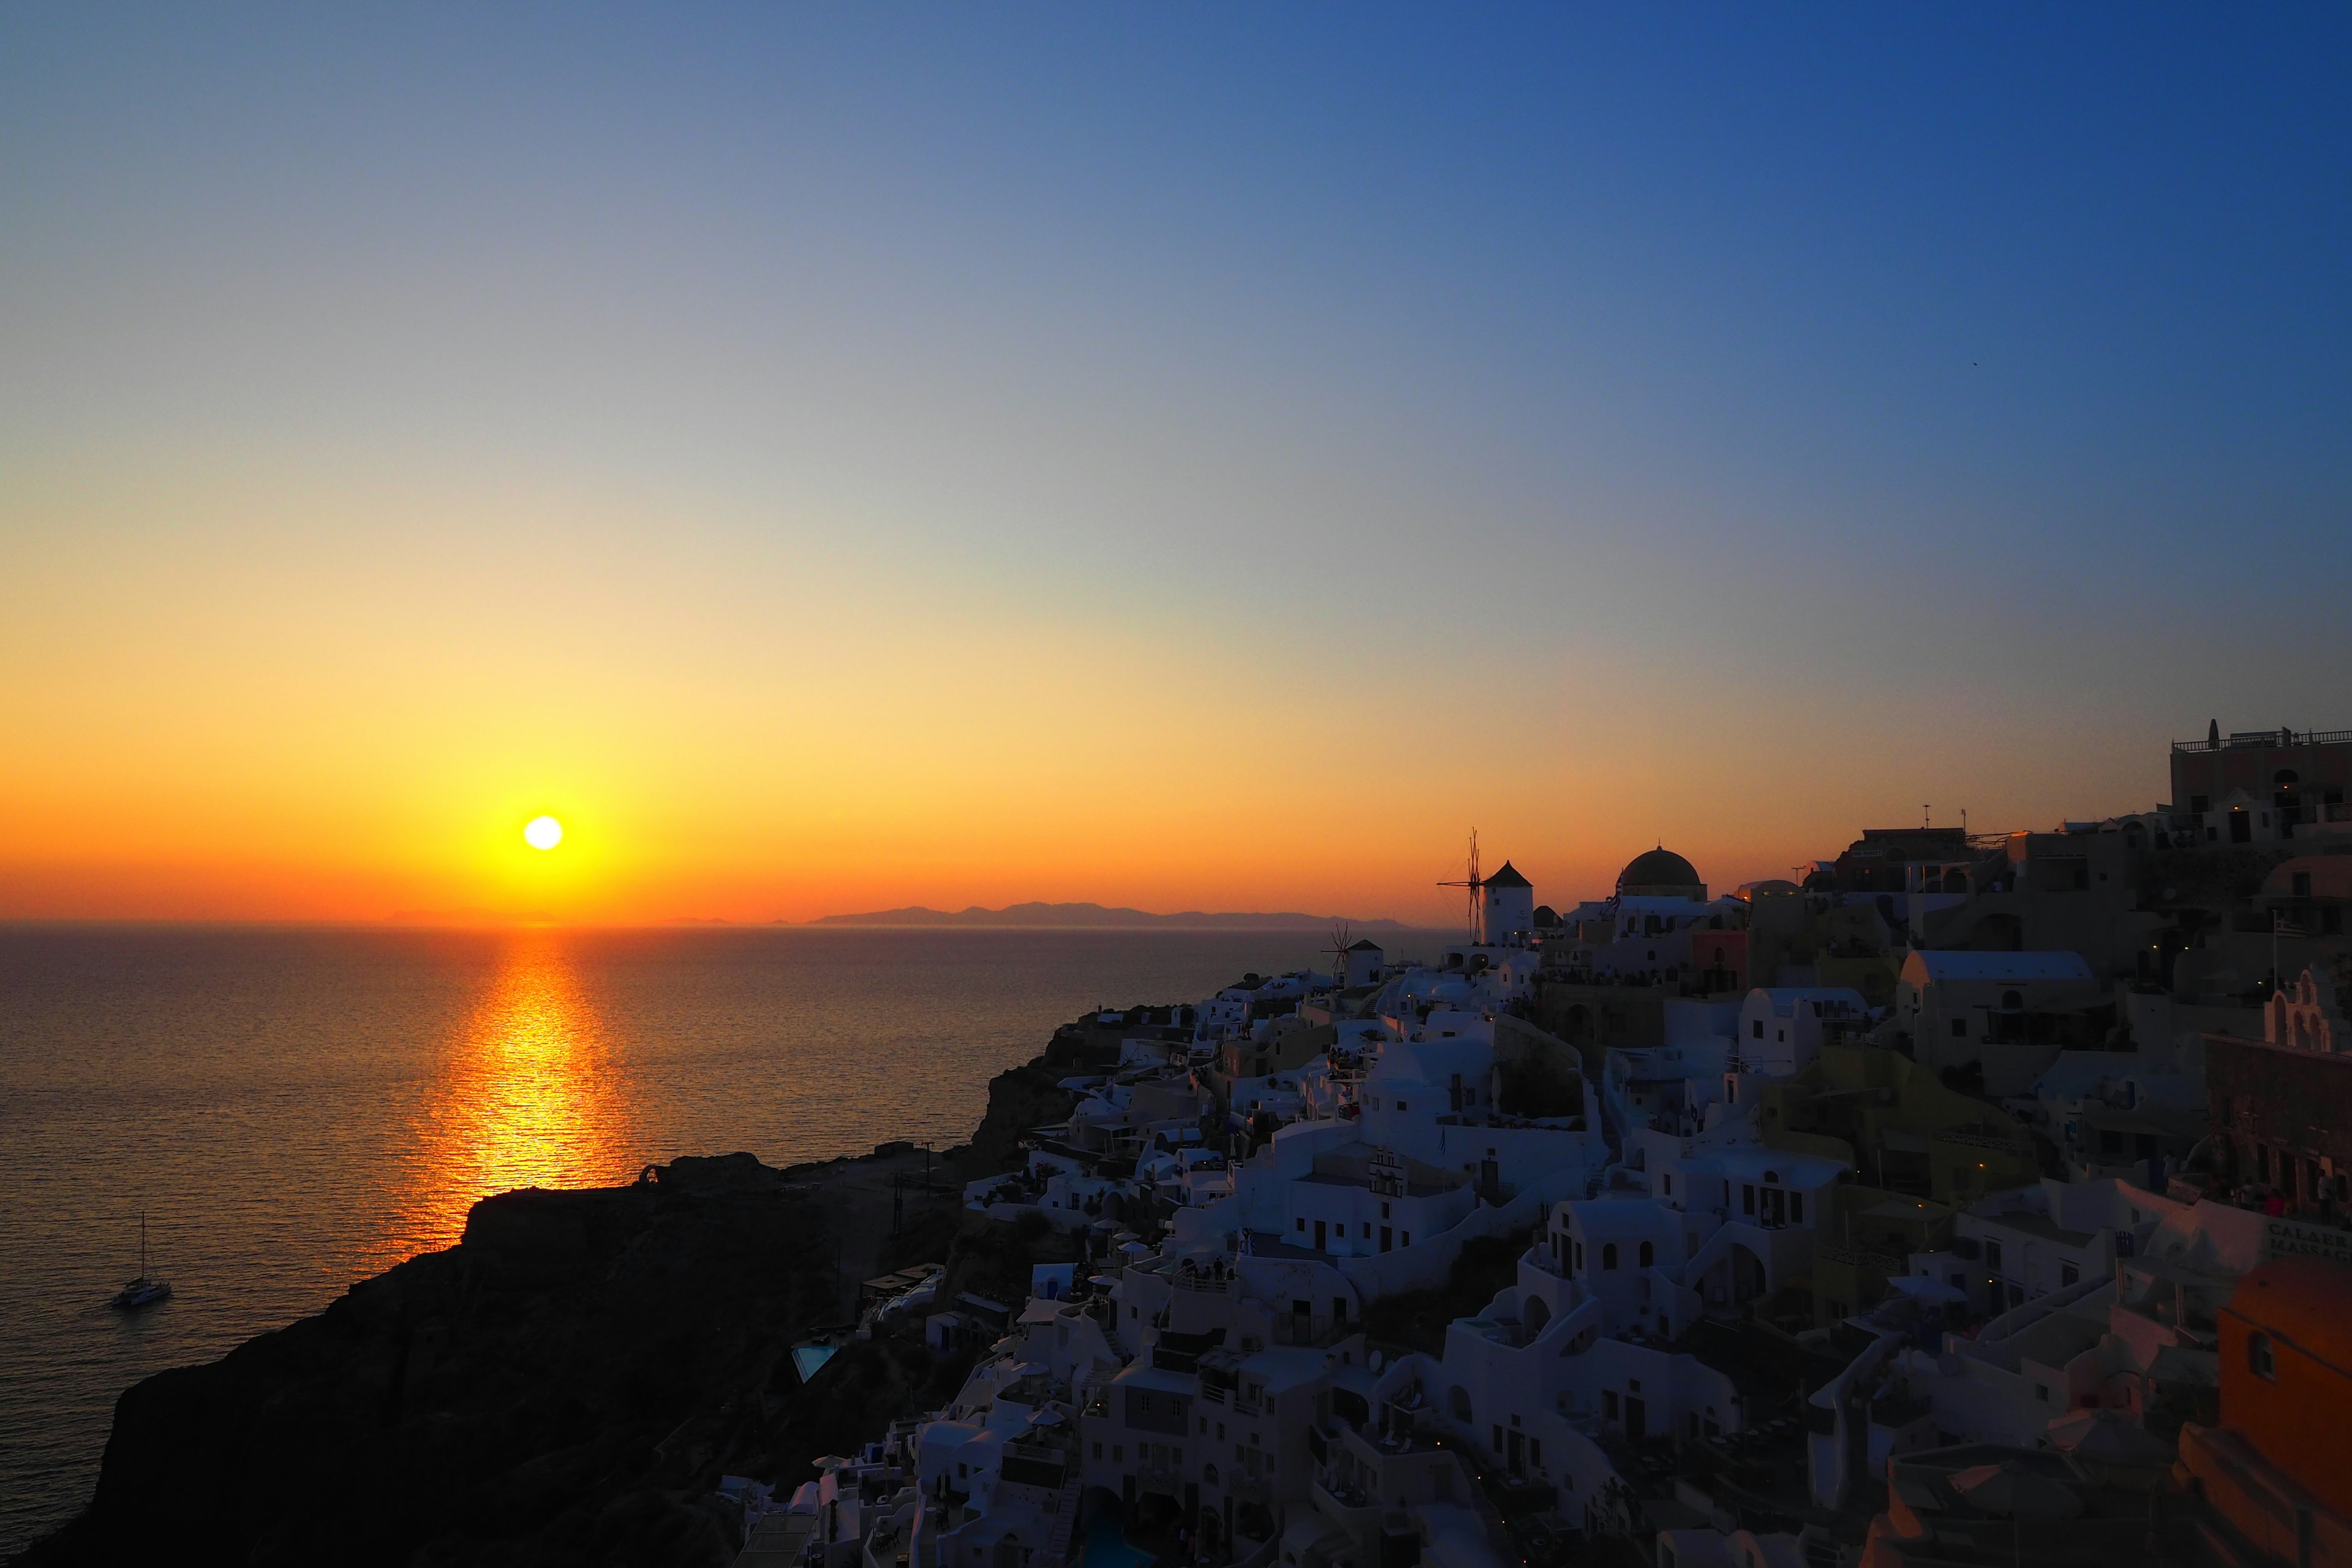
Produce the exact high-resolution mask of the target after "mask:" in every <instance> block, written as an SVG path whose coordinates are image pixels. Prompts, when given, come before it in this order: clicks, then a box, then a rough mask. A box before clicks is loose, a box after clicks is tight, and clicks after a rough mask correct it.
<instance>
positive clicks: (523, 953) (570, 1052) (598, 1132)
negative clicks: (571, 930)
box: [383, 932, 640, 1267]
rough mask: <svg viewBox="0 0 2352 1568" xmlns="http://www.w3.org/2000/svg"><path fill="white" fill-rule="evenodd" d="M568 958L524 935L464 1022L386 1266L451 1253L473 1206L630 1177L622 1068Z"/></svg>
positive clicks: (421, 1138) (429, 1113) (428, 1116)
mask: <svg viewBox="0 0 2352 1568" xmlns="http://www.w3.org/2000/svg"><path fill="white" fill-rule="evenodd" d="M573 963H574V957H573V953H572V949H571V948H570V947H569V946H567V945H566V944H565V943H564V942H562V939H561V938H560V937H558V936H556V935H554V934H552V933H546V932H520V933H518V934H516V935H515V936H514V937H513V938H512V939H511V940H510V942H509V944H508V946H507V948H506V951H505V952H504V953H503V954H502V955H501V958H500V963H499V971H498V975H497V978H496V980H495V981H494V982H493V984H491V986H490V988H489V990H488V993H487V994H485V995H484V996H483V998H482V1000H481V1003H480V1004H479V1005H478V1007H477V1008H476V1009H475V1011H474V1014H473V1016H472V1017H471V1018H470V1019H468V1020H467V1025H466V1026H465V1028H464V1031H463V1033H462V1034H461V1036H460V1037H459V1038H458V1039H457V1042H456V1043H455V1049H454V1051H453V1054H452V1056H451V1058H450V1060H449V1063H448V1070H447V1071H446V1073H445V1074H444V1075H443V1076H442V1078H441V1080H440V1084H439V1089H438V1092H437V1093H436V1094H435V1095H434V1096H433V1097H432V1098H431V1099H430V1100H428V1101H427V1102H426V1103H425V1105H424V1106H423V1107H422V1108H421V1111H420V1114H419V1118H418V1125H417V1130H416V1152H417V1155H418V1163H419V1166H420V1175H421V1177H422V1179H421V1180H417V1181H414V1182H411V1183H409V1184H407V1185H406V1192H407V1193H408V1194H409V1201H408V1202H407V1203H406V1204H405V1205H404V1206H403V1213H402V1215H401V1224H400V1226H399V1229H400V1230H401V1231H402V1232H403V1233H404V1234H403V1236H402V1237H400V1238H399V1240H398V1241H397V1242H396V1243H395V1244H394V1246H392V1247H389V1248H388V1249H387V1250H386V1253H385V1256H384V1258H383V1266H385V1267H389V1266H390V1265H391V1264H392V1263H394V1262H397V1261H398V1260H399V1259H400V1258H404V1257H406V1256H408V1255H409V1254H410V1253H411V1252H414V1251H415V1250H419V1249H424V1248H431V1247H448V1246H452V1245H454V1244H455V1243H456V1242H457V1240H458V1238H459V1237H461V1236H463V1235H464V1234H465V1229H466V1215H467V1212H468V1211H469V1210H470V1209H471V1208H472V1207H473V1205H474V1204H475V1202H476V1201H477V1200H478V1199H480V1198H484V1197H487V1196H488V1195H489V1194H492V1193H502V1192H507V1191H509V1190H511V1189H513V1188H516V1187H591V1186H604V1185H609V1184H614V1183H618V1182H625V1181H627V1180H629V1179H630V1178H631V1177H632V1176H633V1175H635V1161H636V1155H635V1152H633V1151H635V1150H636V1149H637V1148H638V1147H639V1143H640V1139H639V1136H638V1132H637V1130H636V1128H635V1125H634V1118H633V1116H632V1114H631V1107H632V1103H633V1097H632V1095H631V1093H630V1085H629V1083H628V1082H627V1078H626V1069H625V1067H624V1066H623V1065H622V1062H621V1060H620V1058H619V1056H618V1055H617V1053H615V1052H614V1050H613V1049H612V1047H611V1044H610V1042H609V1041H608V1039H607V1038H606V1036H605V1034H604V1029H603V1028H602V1026H600V1023H599V1020H598V1018H597V1016H596V1013H595V1009H594V1007H593V1005H591V1004H590V1003H589V1001H588V999H587V996H586V994H585V990H584V988H583V985H582V984H581V982H580V977H579V975H578V973H576V971H575V970H574V968H573Z"/></svg>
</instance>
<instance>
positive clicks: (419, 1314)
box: [17, 1052, 1074, 1568]
mask: <svg viewBox="0 0 2352 1568" xmlns="http://www.w3.org/2000/svg"><path fill="white" fill-rule="evenodd" d="M1052 1056H1053V1053H1052V1052H1049V1053H1048V1058H1039V1060H1037V1061H1034V1062H1032V1063H1030V1064H1029V1065H1028V1066H1026V1067H1023V1068H1013V1069H1012V1070H1011V1071H1009V1072H1006V1073H1004V1074H1002V1075H1000V1076H999V1077H998V1078H997V1079H995V1080H994V1082H992V1084H991V1085H990V1089H989V1105H988V1110H987V1114H986V1115H985V1116H984V1117H983V1118H982V1121H981V1124H980V1127H979V1129H978V1130H977V1131H975V1132H974V1134H973V1140H972V1142H971V1145H970V1146H968V1147H967V1148H966V1149H964V1150H961V1151H959V1155H960V1159H959V1161H958V1163H959V1164H960V1165H961V1168H962V1170H963V1171H964V1172H965V1173H968V1174H971V1175H978V1174H981V1173H984V1172H987V1171H992V1170H998V1169H1003V1168H1004V1167H1005V1165H1006V1164H1008V1163H1013V1162H1014V1161H1016V1160H1017V1158H1018V1150H1017V1147H1016V1145H1017V1142H1018V1140H1019V1138H1020V1137H1021V1135H1022V1134H1023V1133H1024V1132H1025V1131H1027V1130H1028V1129H1029V1128H1031V1127H1033V1126H1036V1125H1038V1124H1040V1123H1044V1122H1049V1121H1056V1120H1059V1119H1060V1118H1062V1117H1064V1116H1066V1115H1067V1114H1068V1110H1069V1107H1070V1104H1071V1098H1072V1097H1071V1096H1070V1095H1069V1094H1068V1093H1066V1091H1063V1090H1060V1089H1055V1088H1054V1082H1055V1079H1056V1078H1057V1077H1059V1076H1060V1074H1061V1071H1063V1070H1074V1069H1073V1068H1058V1069H1057V1068H1048V1067H1047V1066H1046V1062H1047V1060H1048V1059H1049V1058H1051V1057H1052ZM901 1167H905V1168H906V1169H905V1171H904V1172H902V1170H901ZM920 1168H921V1164H920V1158H919V1156H913V1155H905V1156H900V1157H898V1160H897V1161H896V1162H891V1161H879V1160H877V1161H866V1162H834V1163H828V1164H824V1165H816V1166H803V1167H799V1168H796V1169H794V1170H793V1171H789V1172H786V1171H776V1170H772V1169H770V1168H769V1167H767V1166H764V1165H761V1163H759V1162H758V1161H757V1160H755V1159H753V1158H752V1157H751V1155H749V1154H730V1155H724V1156H720V1157H717V1158H711V1159H684V1160H679V1161H677V1162H675V1163H672V1164H669V1165H666V1166H660V1167H656V1168H655V1169H654V1170H652V1171H649V1172H648V1173H647V1176H646V1178H645V1179H643V1180H640V1181H639V1182H638V1183H637V1184H635V1185H634V1186H629V1187H620V1188H608V1189H602V1190H596V1191H587V1192H561V1193H557V1192H540V1191H528V1192H519V1193H507V1194H501V1195H499V1196H498V1197H493V1198H488V1199H485V1200H484V1201H483V1202H481V1203H479V1204H478V1205H475V1207H474V1210H473V1213H472V1215H471V1216H470V1217H469V1218H468V1220H467V1226H466V1234H465V1237H464V1239H463V1241H462V1242H461V1243H460V1244H459V1245H458V1246H457V1247H452V1248H450V1249H449V1250H448V1251H446V1252H438V1253H430V1254H427V1255H425V1256H424V1257H421V1258H412V1259H411V1260H409V1261H408V1262H406V1263H404V1264H402V1265H401V1266H400V1267H398V1268H394V1269H392V1270H391V1271H390V1272H388V1273H385V1274H383V1275H379V1276H378V1277H377V1278H375V1279H370V1280H367V1281H364V1282H363V1283H362V1284H359V1285H356V1286H354V1287H352V1290H351V1292H350V1293H349V1294H348V1295H346V1296H345V1297H343V1298H342V1300H339V1301H337V1302H336V1303H335V1304H334V1305H333V1306H331V1307H330V1308H329V1309H328V1310H326V1311H324V1312H322V1313H320V1314H319V1315H318V1316H316V1317H313V1318H306V1319H304V1320H303V1321H300V1322H298V1323H295V1324H294V1325H292V1326H291V1327H289V1328H287V1329H283V1330H280V1331H278V1332H275V1333H270V1334H264V1335H262V1336H261V1337H260V1338H258V1339H255V1340H251V1341H248V1342H247V1343H245V1344H243V1345H241V1346H239V1347H238V1348H237V1349H236V1350H235V1351H233V1352H230V1353H229V1354H228V1355H226V1356H225V1357H223V1358H222V1359H221V1360H219V1361H217V1362H215V1363H211V1364H210V1365H206V1366H194V1367H182V1368H179V1369H176V1370H174V1371H172V1372H167V1373H159V1374H158V1375H156V1376H154V1377H151V1378H148V1379H146V1380H145V1381H144V1382H142V1383H140V1384H137V1385H136V1386H135V1387H133V1388H131V1390H130V1392H128V1393H127V1394H123V1396H122V1397H121V1400H120V1401H119V1402H118V1403H117V1405H116V1406H115V1413H114V1429H113V1433H112V1435H111V1436H110V1438H109V1439H108V1442H107V1447H106V1457H105V1459H104V1462H103V1465H102V1467H101V1468H100V1475H99V1481H98V1487H97V1489H96V1492H95V1494H94V1496H93V1497H92V1500H91V1502H90V1506H89V1509H88V1510H86V1511H85V1512H84V1513H83V1514H82V1515H81V1516H80V1517H79V1519H77V1520H76V1521H74V1522H73V1523H71V1524H69V1525H68V1526H67V1527H66V1528H65V1529H64V1530H62V1531H58V1533H57V1534H55V1535H53V1536H51V1537H49V1538H48V1539H47V1540H46V1541H43V1542H39V1543H37V1545H35V1546H34V1547H33V1548H32V1549H31V1550H30V1551H29V1552H26V1554H24V1555H23V1556H21V1557H20V1558H19V1559H18V1560H17V1561H18V1562H19V1563H25V1564H32V1565H38V1568H67V1565H79V1564H98V1563H123V1562H131V1561H151V1560H152V1561H163V1562H173V1563H248V1564H265V1565H266V1564H280V1563H283V1564H295V1563H300V1564H306V1565H311V1564H319V1563H360V1564H386V1565H390V1564H410V1565H415V1568H471V1565H474V1564H483V1565H488V1564H492V1563H497V1564H526V1565H530V1564H548V1565H554V1564H559V1563H560V1564H583V1563H586V1564H596V1563H612V1564H614V1565H616V1568H617V1565H620V1564H629V1565H632V1568H640V1565H643V1568H653V1565H676V1568H705V1565H717V1564H724V1563H730V1562H731V1561H732V1560H733V1557H734V1554H735V1551H736V1548H737V1542H736V1534H737V1531H738V1528H739V1521H738V1519H737V1517H736V1516H735V1515H734V1514H733V1513H732V1511H731V1510H728V1509H726V1508H723V1507H721V1506H719V1504H718V1502H717V1501H716V1500H715V1499H713V1498H712V1496H711V1490H712V1488H713V1487H714V1486H715V1485H716V1483H717V1481H718V1479H719V1475H720V1474H721V1473H722V1472H729V1471H731V1472H734V1473H739V1474H746V1475H751V1476H756V1477H761V1478H766V1479H779V1480H781V1481H782V1482H783V1483H784V1484H785V1485H786V1486H790V1485H793V1484H794V1483H796V1482H798V1481H800V1480H802V1479H806V1478H807V1476H808V1475H809V1474H810V1471H809V1468H808V1464H809V1461H810V1460H811V1459H813V1458H815V1457H816V1456H818V1455H820V1454H824V1453H829V1452H841V1451H845V1450H846V1449H848V1448H851V1447H855V1446H856V1444H858V1443H860V1442H864V1441H866V1440H869V1439H871V1438H874V1437H877V1436H880V1435H881V1431H882V1429H883V1427H884V1426H885V1425H886V1424H887V1422H888V1420H889V1419H890V1418H891V1417H892V1416H894V1415H899V1414H901V1413H904V1412H906V1411H908V1410H914V1409H922V1408H928V1407H929V1406H930V1405H936V1404H938V1403H939V1402H940V1401H941V1400H942V1399H944V1398H945V1397H947V1396H948V1395H949V1394H952V1393H953V1392H954V1389H955V1387H956V1385H957V1384H958V1383H959V1382H960V1381H961V1368H960V1366H959V1365H957V1364H953V1363H945V1362H942V1361H940V1359H939V1358H936V1357H934V1356H932V1355H931V1354H930V1352H928V1351H927V1350H926V1349H925V1348H924V1347H923V1346H922V1343H921V1341H920V1335H919V1325H916V1326H915V1327H914V1328H911V1329H909V1330H908V1331H906V1332H903V1333H899V1334H895V1335H892V1336H887V1337H886V1338H883V1339H879V1340H876V1341H874V1342H860V1343H858V1344H856V1345H853V1346H851V1347H849V1349H847V1350H845V1351H844V1352H842V1353H841V1354H840V1355H838V1356H836V1357H835V1360H834V1362H833V1363H830V1364H828V1366H827V1367H826V1369H825V1371H824V1373H822V1374H820V1375H819V1376H818V1377H817V1378H816V1380H815V1381H814V1383H813V1384H809V1385H807V1386H805V1387H804V1386H803V1385H801V1384H800V1383H799V1382H798V1380H797V1378H796V1377H795V1375H794V1374H793V1371H792V1367H791V1360H790V1353H789V1352H790V1347H791V1345H792V1343H793V1342H794V1341H795V1340H797V1339H800V1338H802V1337H803V1336H804V1335H805V1334H806V1333H807V1332H809V1331H811V1330H813V1329H815V1328H819V1327H823V1326H825V1325H827V1324H833V1323H838V1322H841V1321H844V1319H845V1316H846V1315H847V1312H848V1310H849V1308H850V1305H851V1303H852V1300H853V1292H854V1289H855V1286H856V1279H858V1278H860V1277H861V1276H860V1275H859V1273H858V1270H859V1269H861V1268H869V1267H870V1268H877V1269H879V1268H900V1267H903V1266H905V1265H906V1264H908V1263H911V1262H916V1261H922V1260H928V1259H931V1258H944V1259H946V1260H947V1261H948V1262H949V1264H950V1280H951V1281H952V1282H953V1285H954V1288H955V1289H959V1290H961V1289H973V1288H979V1287H982V1286H986V1287H988V1288H991V1289H998V1290H1000V1291H1003V1290H1013V1289H1019V1290H1025V1289H1026V1285H1027V1267H1028V1261H1029V1257H1030V1254H1031V1252H1032V1251H1036V1250H1038V1247H1040V1246H1042V1247H1044V1249H1045V1251H1052V1250H1054V1245H1055V1244H1054V1243H1053V1241H1052V1239H1051V1238H1042V1239H1041V1238H1039V1237H1030V1236H1027V1235H1025V1234H1024V1235H1020V1236H1015V1235H1013V1234H1012V1233H1011V1232H1010V1230H1009V1227H1005V1226H988V1225H986V1224H985V1223H984V1222H973V1221H970V1220H969V1218H968V1216H966V1215H964V1214H963V1212H962V1210H961V1201H960V1200H961V1194H960V1193H959V1192H958V1191H957V1190H956V1189H955V1188H954V1187H953V1186H952V1184H948V1183H946V1182H945V1181H944V1179H943V1181H942V1184H941V1185H940V1188H939V1190H938V1192H937V1193H936V1194H933V1195H931V1196H929V1197H928V1198H926V1197H922V1196H920V1195H916V1196H913V1197H911V1198H910V1199H909V1200H908V1205H907V1210H906V1223H905V1225H904V1227H903V1229H901V1230H900V1232H899V1233H898V1235H896V1236H895V1237H893V1236H889V1235H887V1232H888V1231H889V1228H890V1227H889V1222H888V1215H889V1214H890V1212H891V1202H892V1196H893V1194H892V1192H891V1190H890V1189H891V1183H892V1181H893V1179H894V1177H898V1176H903V1179H904V1180H905V1181H906V1182H907V1183H908V1184H913V1183H914V1182H915V1181H916V1180H917V1179H918V1177H917V1175H915V1174H913V1173H919V1170H920ZM945 1174H946V1173H945V1172H944V1171H942V1173H941V1175H942V1177H943V1178H944V1177H945ZM1038 1228H1042V1227H1038ZM1033 1244H1034V1245H1033ZM1039 1255H1040V1256H1043V1255H1044V1254H1043V1252H1040V1254H1039ZM1056 1256H1058V1253H1056ZM967 1359H968V1358H967Z"/></svg>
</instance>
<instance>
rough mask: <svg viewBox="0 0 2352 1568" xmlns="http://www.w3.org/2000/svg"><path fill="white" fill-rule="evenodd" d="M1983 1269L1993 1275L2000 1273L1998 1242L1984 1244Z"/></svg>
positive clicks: (1989, 1241)
mask: <svg viewBox="0 0 2352 1568" xmlns="http://www.w3.org/2000/svg"><path fill="white" fill-rule="evenodd" d="M1985 1267H1986V1268H1990V1269H1991V1270H1992V1271H1993V1272H1994V1273H1995V1274H1998V1273H2000V1243H1999V1242H1998V1241H1991V1240H1988V1241H1987V1242H1986V1243H1985Z"/></svg>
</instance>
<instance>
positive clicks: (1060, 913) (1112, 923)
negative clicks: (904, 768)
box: [778, 903, 1410, 931]
mask: <svg viewBox="0 0 2352 1568" xmlns="http://www.w3.org/2000/svg"><path fill="white" fill-rule="evenodd" d="M1333 921H1345V923H1346V924H1347V925H1348V926H1349V928H1350V929H1351V930H1355V931H1405V930H1408V929H1410V928H1409V927H1407V926H1406V925H1405V924H1404V922H1403V921H1390V920H1370V921H1360V920H1348V919H1347V918H1346V917H1344V916H1339V915H1305V914H1299V913H1297V912H1296V911H1293V910H1282V911H1280V912H1278V913H1272V914H1209V913H1206V912H1204V911H1202V910H1184V911H1182V912H1181V913H1180V914H1172V915H1155V914H1153V913H1151V912H1150V910H1129V909H1106V908H1105V907H1104V906H1102V905H1101V904H1045V903H1029V904H1012V905H1008V906H1007V907H1006V908H1004V909H1001V910H984V909H982V908H981V907H980V906H979V905H978V904H974V905H972V906H971V908H970V909H965V910H952V911H950V910H933V909H926V908H924V907H923V906H922V905H920V904H915V905H912V906H910V907H908V908H907V909H903V910H872V911H870V912H868V913H866V914H862V915H820V916H818V917H817V918H816V919H815V920H813V921H809V922H807V923H808V924H810V925H813V926H1063V927H1088V926H1097V927H1122V928H1134V927H1160V928H1162V929H1165V928H1170V927H1181V928H1189V929H1192V930H1195V931H1200V930H1210V931H1322V930H1325V929H1327V928H1328V927H1329V926H1330V925H1331V923H1332V922H1333ZM778 923H780V924H782V923H785V922H781V921H780V922H778Z"/></svg>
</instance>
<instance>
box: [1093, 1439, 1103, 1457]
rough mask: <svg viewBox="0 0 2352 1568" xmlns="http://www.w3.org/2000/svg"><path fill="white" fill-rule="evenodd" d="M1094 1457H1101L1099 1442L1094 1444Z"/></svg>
mask: <svg viewBox="0 0 2352 1568" xmlns="http://www.w3.org/2000/svg"><path fill="white" fill-rule="evenodd" d="M1095 1458H1097V1459H1099V1458H1102V1445H1101V1444H1100V1443H1097V1444H1096V1445H1095Z"/></svg>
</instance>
